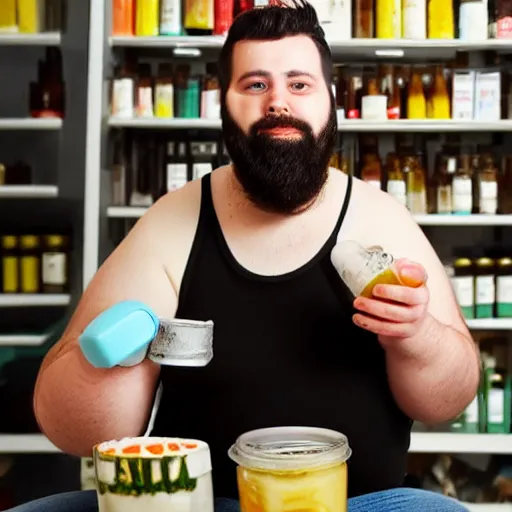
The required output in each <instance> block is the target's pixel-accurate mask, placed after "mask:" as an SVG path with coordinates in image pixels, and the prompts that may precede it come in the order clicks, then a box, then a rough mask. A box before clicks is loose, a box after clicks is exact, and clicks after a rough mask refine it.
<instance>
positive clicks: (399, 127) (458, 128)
mask: <svg viewBox="0 0 512 512" xmlns="http://www.w3.org/2000/svg"><path fill="white" fill-rule="evenodd" d="M108 125H109V126H110V127H112V128H140V129H142V128H147V129H164V128H165V129H175V130H177V129H194V128H195V129H202V130H206V129H209V130H220V129H221V127H222V125H221V120H220V119H200V118H198V119H183V118H174V119H157V118H146V119H144V118H140V119H137V118H134V119H120V118H115V117H110V118H109V120H108ZM509 130H510V131H512V120H502V121H496V122H492V123H491V122H483V121H468V122H463V123H461V122H459V121H453V120H451V119H447V120H435V119H424V120H418V121H415V120H412V119H397V120H395V121H382V122H376V121H364V120H362V119H351V120H345V121H341V122H339V123H338V131H340V132H352V133H364V132H391V133H398V132H421V133H439V132H500V131H509Z"/></svg>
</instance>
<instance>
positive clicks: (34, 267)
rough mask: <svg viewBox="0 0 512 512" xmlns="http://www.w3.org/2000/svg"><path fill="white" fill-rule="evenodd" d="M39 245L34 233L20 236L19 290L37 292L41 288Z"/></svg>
mask: <svg viewBox="0 0 512 512" xmlns="http://www.w3.org/2000/svg"><path fill="white" fill-rule="evenodd" d="M40 269H41V246H40V239H39V237H38V236H36V235H22V236H21V237H20V277H21V279H20V281H21V283H20V292H21V293H39V291H40V290H41V270H40Z"/></svg>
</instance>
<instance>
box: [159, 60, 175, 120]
mask: <svg viewBox="0 0 512 512" xmlns="http://www.w3.org/2000/svg"><path fill="white" fill-rule="evenodd" d="M155 116H156V117H158V118H159V119H172V118H173V117H174V84H173V79H172V64H168V63H160V64H159V65H158V76H157V79H156V83H155Z"/></svg>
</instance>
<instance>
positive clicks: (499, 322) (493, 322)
mask: <svg viewBox="0 0 512 512" xmlns="http://www.w3.org/2000/svg"><path fill="white" fill-rule="evenodd" d="M466 323H467V325H468V327H469V328H470V329H473V330H475V331H486V330H489V331H512V318H476V319H473V320H466Z"/></svg>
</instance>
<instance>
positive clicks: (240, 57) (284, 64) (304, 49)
mask: <svg viewBox="0 0 512 512" xmlns="http://www.w3.org/2000/svg"><path fill="white" fill-rule="evenodd" d="M255 68H258V69H264V70H266V71H268V72H270V73H274V72H275V73H287V72H288V71H289V70H292V69H302V70H304V71H307V72H308V73H311V74H317V73H321V60H320V54H319V52H318V49H317V48H316V46H315V43H314V42H313V41H312V40H311V39H310V38H309V37H307V36H293V37H284V38H282V39H275V40H270V41H269V40H264V41H257V40H244V41H239V42H237V43H236V44H235V47H234V49H233V71H235V72H236V73H245V72H247V71H251V70H252V69H255Z"/></svg>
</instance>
